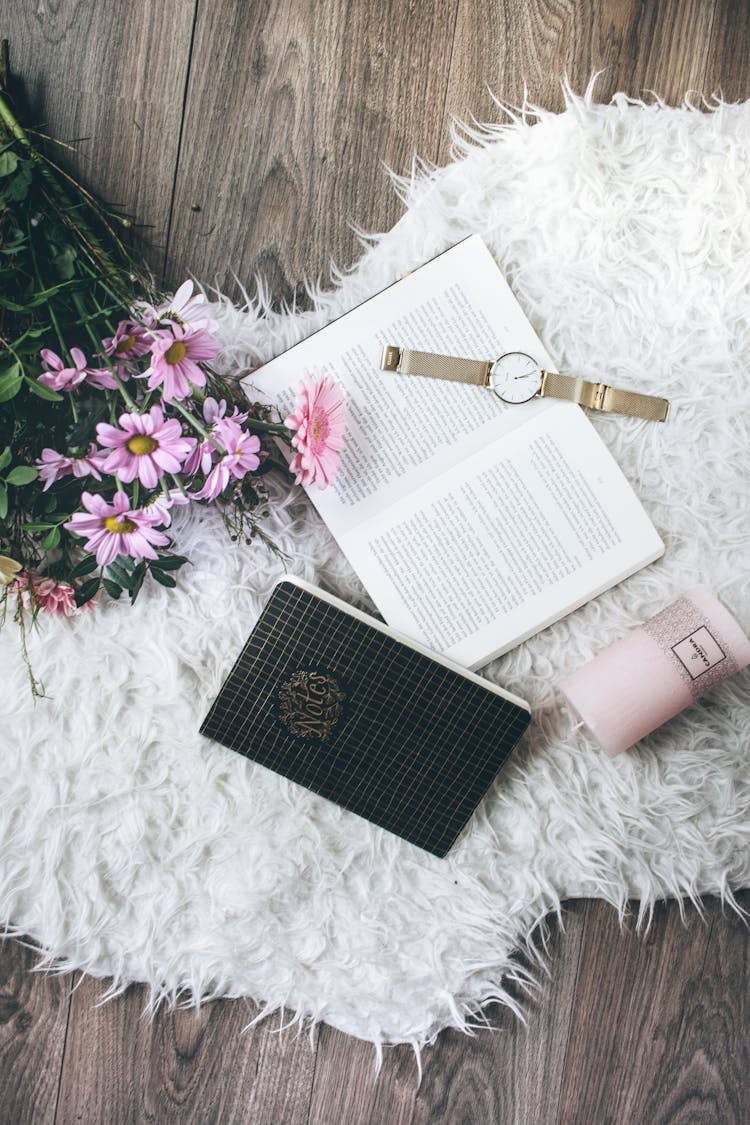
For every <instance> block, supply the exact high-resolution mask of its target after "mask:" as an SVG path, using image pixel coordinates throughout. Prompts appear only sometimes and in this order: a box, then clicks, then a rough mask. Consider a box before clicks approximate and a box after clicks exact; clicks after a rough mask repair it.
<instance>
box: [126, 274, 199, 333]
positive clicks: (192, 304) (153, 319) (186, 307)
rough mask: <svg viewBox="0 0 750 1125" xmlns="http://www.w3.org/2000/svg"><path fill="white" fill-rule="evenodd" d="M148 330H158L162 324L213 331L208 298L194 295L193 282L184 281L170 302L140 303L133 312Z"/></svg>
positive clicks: (197, 294)
mask: <svg viewBox="0 0 750 1125" xmlns="http://www.w3.org/2000/svg"><path fill="white" fill-rule="evenodd" d="M132 311H133V312H134V314H135V315H136V316H138V317H139V319H140V320H141V322H142V323H143V324H145V325H146V327H147V328H157V327H158V326H159V325H160V324H167V323H168V324H176V325H178V327H180V328H186V327H188V326H190V327H191V328H194V329H195V328H206V327H207V326H208V327H209V329H210V330H213V326H212V323H211V320H210V317H209V315H208V308H207V306H206V298H205V297H204V296H203V294H202V293H195V294H193V283H192V281H189V280H188V281H183V283H182V285H181V286H180V288H179V289H178V290H177V292H176V293H175V294H174V296H173V297H171V298H170V299H169V300H168V301H164V302H162V304H161V305H157V306H154V305H150V304H149V303H148V302H147V301H139V302H138V303H137V304H136V305H135V306H134V308H133V310H132Z"/></svg>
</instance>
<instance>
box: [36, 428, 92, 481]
mask: <svg viewBox="0 0 750 1125" xmlns="http://www.w3.org/2000/svg"><path fill="white" fill-rule="evenodd" d="M101 456H102V455H101V452H100V451H99V450H98V449H97V448H96V446H95V445H94V443H93V441H92V442H91V445H90V446H89V451H88V453H87V454H86V456H85V457H66V456H65V455H64V454H63V453H58V452H57V450H55V449H50V448H49V447H48V448H46V449H43V450H42V455H41V457H37V459H36V461H35V464H36V467H37V469H38V470H39V479H40V480H43V481H44V488H43V489H42V492H46V491H47V489H48V488H49V487H50V485H53V484H54V483H55V481H56V480H59V479H60V477H66V476H69V475H70V474H71V473H72V474H73V476H74V477H85V476H88V475H89V474H91V476H92V477H96V479H97V480H101V479H102V478H101V473H100V472H99V470H100V469H101V467H102V466H101Z"/></svg>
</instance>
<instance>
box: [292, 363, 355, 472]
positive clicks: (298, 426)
mask: <svg viewBox="0 0 750 1125" xmlns="http://www.w3.org/2000/svg"><path fill="white" fill-rule="evenodd" d="M344 424H345V423H344V400H343V398H342V397H341V392H340V391H339V389H338V386H337V384H336V382H335V380H334V379H332V378H331V377H330V375H324V376H323V377H322V378H321V379H318V380H317V381H315V380H313V379H312V378H311V377H310V376H309V375H306V376H305V379H304V381H303V382H302V383H301V384H300V386H299V388H298V390H297V402H296V404H295V407H294V413H293V414H290V416H289V417H288V418H286V419H285V420H284V425H285V426H288V427H289V428H290V429H291V430H294V431H295V434H294V437H293V438H292V445H293V446H294V448H295V449H296V450H297V452H296V454H295V455H294V457H293V458H292V460H291V462H290V464H289V468H290V469H291V471H292V472H293V473H296V474H297V484H300V483H301V484H304V485H309V484H317V485H318V487H319V488H327V487H328V485H329V484H331V482H332V481H333V478H334V477H335V476H336V473H337V472H338V468H339V465H340V464H341V450H342V449H343V448H344Z"/></svg>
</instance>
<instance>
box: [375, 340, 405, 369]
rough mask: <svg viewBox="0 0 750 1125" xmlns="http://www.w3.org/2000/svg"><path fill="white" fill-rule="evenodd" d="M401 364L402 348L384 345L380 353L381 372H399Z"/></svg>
mask: <svg viewBox="0 0 750 1125" xmlns="http://www.w3.org/2000/svg"><path fill="white" fill-rule="evenodd" d="M400 363H401V348H399V347H396V345H395V344H384V345H383V350H382V352H381V353H380V370H381V371H398V369H399V365H400Z"/></svg>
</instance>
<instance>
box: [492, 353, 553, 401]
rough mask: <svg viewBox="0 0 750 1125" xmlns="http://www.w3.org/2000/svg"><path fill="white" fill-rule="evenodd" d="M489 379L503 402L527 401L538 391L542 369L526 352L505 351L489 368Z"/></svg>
mask: <svg viewBox="0 0 750 1125" xmlns="http://www.w3.org/2000/svg"><path fill="white" fill-rule="evenodd" d="M489 381H490V386H491V387H492V389H493V391H494V392H495V394H496V395H497V396H498V398H501V399H502V400H503V402H528V401H529V399H530V398H533V397H534V395H535V394H537V393H538V392H539V388H540V387H541V385H542V371H541V368H540V367H539V364H538V363H537V362H536V360H535V359H532V358H531V356H530V355H526V352H506V353H505V355H501V356H500V358H499V359H496V360H495V362H494V363H493V365H492V367H491V368H490V380H489Z"/></svg>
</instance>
